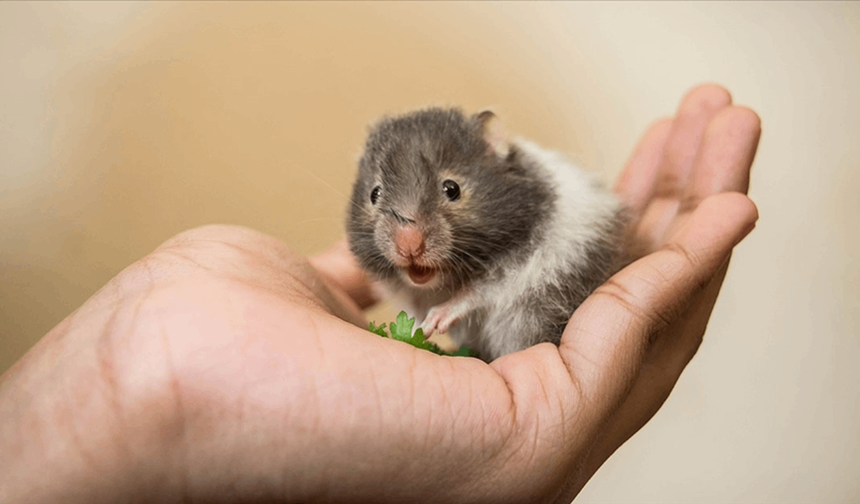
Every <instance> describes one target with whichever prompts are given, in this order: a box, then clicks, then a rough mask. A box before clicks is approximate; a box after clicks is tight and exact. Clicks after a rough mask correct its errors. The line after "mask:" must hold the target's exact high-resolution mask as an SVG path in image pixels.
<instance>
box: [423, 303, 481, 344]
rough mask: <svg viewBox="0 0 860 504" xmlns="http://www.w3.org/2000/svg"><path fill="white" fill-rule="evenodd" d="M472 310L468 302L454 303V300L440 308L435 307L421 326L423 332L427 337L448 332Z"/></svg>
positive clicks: (441, 305)
mask: <svg viewBox="0 0 860 504" xmlns="http://www.w3.org/2000/svg"><path fill="white" fill-rule="evenodd" d="M471 308H472V306H471V303H469V302H468V301H466V300H459V301H454V300H453V299H452V300H450V301H448V302H447V303H443V304H440V305H439V306H434V307H433V308H430V311H429V312H428V313H427V318H425V319H424V322H423V323H422V324H421V330H422V331H424V335H425V336H430V335H432V334H433V333H434V332H435V331H439V332H440V333H444V332H448V329H449V328H450V327H451V326H452V325H454V324H456V323H457V322H459V321H460V319H461V318H463V316H464V315H466V314H467V313H469V310H471Z"/></svg>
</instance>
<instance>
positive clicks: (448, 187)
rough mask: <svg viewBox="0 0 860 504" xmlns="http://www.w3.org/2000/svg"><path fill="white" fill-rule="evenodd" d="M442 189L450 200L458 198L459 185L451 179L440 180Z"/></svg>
mask: <svg viewBox="0 0 860 504" xmlns="http://www.w3.org/2000/svg"><path fill="white" fill-rule="evenodd" d="M442 190H443V191H445V196H447V197H448V199H449V200H450V201H457V200H458V199H460V186H458V185H457V183H456V182H454V181H453V180H446V181H444V182H442Z"/></svg>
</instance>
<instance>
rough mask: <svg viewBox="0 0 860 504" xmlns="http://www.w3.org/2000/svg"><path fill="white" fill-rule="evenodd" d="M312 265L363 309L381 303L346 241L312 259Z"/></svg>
mask: <svg viewBox="0 0 860 504" xmlns="http://www.w3.org/2000/svg"><path fill="white" fill-rule="evenodd" d="M310 263H311V265H312V266H313V267H314V269H316V270H317V271H318V272H319V273H321V274H322V275H323V276H325V277H326V278H327V279H328V280H329V281H330V282H332V283H334V284H335V285H337V286H339V287H340V288H341V289H343V291H345V292H346V293H347V294H349V297H351V298H352V300H353V301H354V302H355V303H356V304H357V305H358V306H359V307H360V308H361V309H365V308H368V307H369V306H371V305H373V304H374V303H376V302H377V301H379V300H378V299H377V297H376V295H375V294H374V293H373V289H372V288H371V282H370V279H369V278H368V277H367V275H366V274H365V273H364V271H362V269H361V267H359V265H358V261H357V260H356V259H355V256H353V255H352V252H350V250H349V245H348V244H347V242H346V240H341V241H339V242H337V243H335V244H334V245H333V246H332V247H331V248H329V249H328V250H326V251H325V252H322V253H320V254H318V255H316V256H314V257H311V258H310Z"/></svg>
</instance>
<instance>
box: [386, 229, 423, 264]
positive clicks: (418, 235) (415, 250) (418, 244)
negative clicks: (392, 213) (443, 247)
mask: <svg viewBox="0 0 860 504" xmlns="http://www.w3.org/2000/svg"><path fill="white" fill-rule="evenodd" d="M394 247H395V248H396V249H397V254H398V255H399V256H401V257H403V258H404V259H413V258H418V257H421V256H422V255H424V250H425V249H426V246H425V245H424V233H422V232H421V231H419V230H418V228H416V227H415V226H403V227H401V228H399V229H398V230H397V231H395V233H394Z"/></svg>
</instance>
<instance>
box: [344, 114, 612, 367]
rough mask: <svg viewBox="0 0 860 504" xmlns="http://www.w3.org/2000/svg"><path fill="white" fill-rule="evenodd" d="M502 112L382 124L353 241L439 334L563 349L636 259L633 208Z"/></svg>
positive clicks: (368, 162) (350, 220)
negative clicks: (603, 288) (509, 131)
mask: <svg viewBox="0 0 860 504" xmlns="http://www.w3.org/2000/svg"><path fill="white" fill-rule="evenodd" d="M496 125H497V121H496V120H495V116H494V114H493V113H492V112H489V111H484V112H481V113H479V114H475V115H473V116H468V117H467V116H466V115H464V114H463V113H462V112H461V111H460V110H458V109H442V108H430V109H426V110H421V111H417V112H413V113H409V114H406V115H402V116H398V117H387V118H383V119H382V120H380V121H379V122H378V123H377V124H376V125H375V126H373V127H372V128H371V131H370V134H369V136H368V139H367V143H366V146H365V150H364V154H363V156H362V157H361V159H360V161H359V164H358V178H357V180H356V181H355V184H354V187H353V191H352V197H351V205H350V208H349V211H348V215H347V238H348V241H349V246H350V249H351V251H352V253H353V254H354V255H355V257H356V258H357V259H358V262H359V264H360V265H361V267H362V268H363V269H364V270H365V271H367V272H368V273H369V274H370V275H371V277H372V278H374V279H376V280H378V281H381V282H382V284H383V285H384V286H385V287H386V288H387V290H388V291H390V293H391V294H392V295H393V296H395V297H396V298H399V300H400V301H401V302H404V303H405V304H406V305H407V312H409V313H410V315H413V316H415V317H416V320H418V321H421V327H422V329H423V330H424V332H425V334H426V335H428V336H429V335H431V334H432V333H433V332H434V331H439V332H445V331H448V334H449V335H450V336H451V338H452V339H453V340H454V342H455V343H457V344H459V345H466V346H467V347H469V348H471V349H473V350H475V351H476V352H477V353H478V355H479V356H480V357H481V358H482V359H484V360H486V361H491V360H493V359H496V358H498V357H500V356H502V355H505V354H508V353H511V352H515V351H518V350H522V349H524V348H527V347H529V346H531V345H534V344H537V343H540V342H544V341H550V342H553V343H555V344H558V343H559V341H560V339H561V334H562V331H563V330H564V327H565V326H566V324H567V322H568V320H569V319H570V317H571V314H572V313H573V311H574V310H575V309H576V308H577V307H578V306H579V305H580V304H581V303H582V302H583V300H585V298H586V297H587V296H588V295H589V294H590V293H591V292H592V291H593V290H594V289H595V288H597V287H598V286H599V285H600V284H601V283H603V282H604V281H606V279H607V278H608V277H609V276H610V275H611V274H612V273H614V272H615V271H616V270H617V269H618V268H619V267H620V266H621V265H622V263H623V256H624V254H623V250H622V249H623V247H622V235H623V228H624V218H623V214H624V212H623V208H622V206H621V205H620V203H619V202H618V201H617V200H616V198H615V197H614V196H613V195H612V194H611V193H610V192H609V191H607V190H606V189H604V188H603V186H602V185H601V184H600V182H599V181H598V180H597V179H596V178H595V177H594V176H593V175H591V174H589V173H587V172H585V171H583V170H581V169H579V168H577V167H576V166H574V165H572V164H570V163H569V162H568V161H566V160H565V159H564V158H563V157H562V156H561V155H559V154H558V153H556V152H552V151H549V150H545V149H542V148H541V147H539V146H537V145H535V144H534V143H532V142H529V141H526V140H514V141H510V142H509V141H507V140H506V139H505V138H504V136H502V135H500V134H499V129H498V128H497V127H496Z"/></svg>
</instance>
